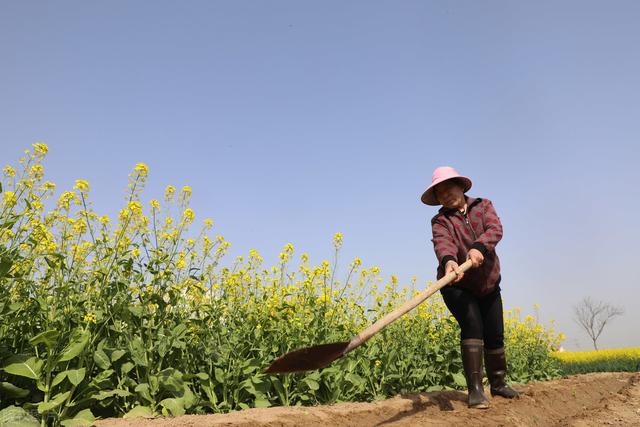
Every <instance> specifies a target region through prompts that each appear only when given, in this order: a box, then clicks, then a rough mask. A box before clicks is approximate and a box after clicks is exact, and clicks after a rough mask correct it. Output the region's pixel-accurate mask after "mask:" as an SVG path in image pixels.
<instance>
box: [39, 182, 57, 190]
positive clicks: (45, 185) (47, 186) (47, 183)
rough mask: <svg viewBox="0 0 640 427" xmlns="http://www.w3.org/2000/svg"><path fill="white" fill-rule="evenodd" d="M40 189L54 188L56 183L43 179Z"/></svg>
mask: <svg viewBox="0 0 640 427" xmlns="http://www.w3.org/2000/svg"><path fill="white" fill-rule="evenodd" d="M42 189H43V190H55V189H56V184H55V183H53V182H51V181H45V182H43V183H42Z"/></svg>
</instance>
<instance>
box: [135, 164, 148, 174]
mask: <svg viewBox="0 0 640 427" xmlns="http://www.w3.org/2000/svg"><path fill="white" fill-rule="evenodd" d="M133 170H134V171H136V172H138V173H139V174H140V176H141V177H146V176H147V175H149V166H147V165H146V164H144V163H138V164H136V167H135V168H133Z"/></svg>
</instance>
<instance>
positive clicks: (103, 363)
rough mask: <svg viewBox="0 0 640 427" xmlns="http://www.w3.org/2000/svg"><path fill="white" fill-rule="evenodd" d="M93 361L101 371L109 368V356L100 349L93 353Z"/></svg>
mask: <svg viewBox="0 0 640 427" xmlns="http://www.w3.org/2000/svg"><path fill="white" fill-rule="evenodd" d="M93 361H94V362H96V365H98V366H99V367H100V368H101V369H109V367H110V366H111V361H110V360H109V356H107V353H105V352H104V351H103V350H102V349H98V350H96V351H94V352H93Z"/></svg>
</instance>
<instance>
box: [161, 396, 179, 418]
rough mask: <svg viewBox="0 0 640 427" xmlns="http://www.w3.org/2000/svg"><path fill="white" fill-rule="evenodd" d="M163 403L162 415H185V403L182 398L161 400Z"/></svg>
mask: <svg viewBox="0 0 640 427" xmlns="http://www.w3.org/2000/svg"><path fill="white" fill-rule="evenodd" d="M160 405H162V415H164V416H168V415H171V416H174V417H179V416H181V415H184V403H183V401H182V399H180V398H169V399H164V400H162V401H160Z"/></svg>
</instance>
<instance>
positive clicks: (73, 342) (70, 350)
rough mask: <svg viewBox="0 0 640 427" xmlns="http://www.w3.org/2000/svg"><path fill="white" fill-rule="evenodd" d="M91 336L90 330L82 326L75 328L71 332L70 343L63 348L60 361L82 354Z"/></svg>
mask: <svg viewBox="0 0 640 427" xmlns="http://www.w3.org/2000/svg"><path fill="white" fill-rule="evenodd" d="M89 338H91V333H90V332H89V331H88V330H85V329H82V328H78V329H75V330H74V331H73V332H72V333H71V338H70V339H69V344H68V345H67V347H66V348H65V349H64V350H62V354H61V356H60V359H59V361H60V362H66V361H69V360H71V359H73V358H75V357H77V356H78V355H80V353H82V351H83V350H84V349H85V347H86V346H87V344H89Z"/></svg>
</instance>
